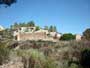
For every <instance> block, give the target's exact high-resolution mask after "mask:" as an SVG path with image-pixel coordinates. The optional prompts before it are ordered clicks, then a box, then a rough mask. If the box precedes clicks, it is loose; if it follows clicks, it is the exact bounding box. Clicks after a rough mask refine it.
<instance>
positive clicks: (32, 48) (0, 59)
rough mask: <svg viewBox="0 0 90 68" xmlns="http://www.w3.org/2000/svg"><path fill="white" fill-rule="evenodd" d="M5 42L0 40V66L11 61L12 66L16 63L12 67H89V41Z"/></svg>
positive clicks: (7, 67)
mask: <svg viewBox="0 0 90 68" xmlns="http://www.w3.org/2000/svg"><path fill="white" fill-rule="evenodd" d="M3 43H4V44H3ZM5 43H6V42H0V66H4V65H3V64H5V65H6V68H10V67H9V66H10V65H9V66H7V64H10V63H11V62H12V63H13V64H11V66H12V67H13V65H15V64H16V63H18V64H16V66H17V67H15V66H14V68H90V42H89V41H59V42H51V41H41V40H39V41H29V40H27V41H20V42H17V41H13V42H12V41H10V40H9V41H8V43H6V44H5ZM19 62H20V63H19ZM20 64H21V66H20ZM12 67H11V68H12ZM2 68H3V67H2ZM4 68H5V66H4Z"/></svg>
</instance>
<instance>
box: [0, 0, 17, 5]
mask: <svg viewBox="0 0 90 68" xmlns="http://www.w3.org/2000/svg"><path fill="white" fill-rule="evenodd" d="M16 1H17V0H0V5H1V4H4V5H7V6H11V5H12V4H13V3H16Z"/></svg>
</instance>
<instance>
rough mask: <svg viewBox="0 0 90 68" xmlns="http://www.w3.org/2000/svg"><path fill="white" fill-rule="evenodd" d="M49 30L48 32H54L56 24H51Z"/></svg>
mask: <svg viewBox="0 0 90 68" xmlns="http://www.w3.org/2000/svg"><path fill="white" fill-rule="evenodd" d="M49 31H50V32H56V31H57V29H56V26H52V25H51V26H50V27H49Z"/></svg>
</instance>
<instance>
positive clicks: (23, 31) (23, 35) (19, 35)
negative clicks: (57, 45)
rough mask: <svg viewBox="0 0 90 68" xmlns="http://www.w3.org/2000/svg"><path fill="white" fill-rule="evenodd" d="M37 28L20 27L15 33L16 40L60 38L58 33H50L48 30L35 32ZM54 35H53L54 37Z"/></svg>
mask: <svg viewBox="0 0 90 68" xmlns="http://www.w3.org/2000/svg"><path fill="white" fill-rule="evenodd" d="M35 29H36V27H20V28H18V29H16V30H15V31H14V33H13V36H14V39H15V40H17V41H21V40H57V39H54V37H55V36H57V37H59V36H60V35H58V34H57V33H56V32H52V33H51V32H49V31H48V30H44V29H40V30H37V31H36V30H35ZM52 34H53V35H52ZM56 34H57V35H56Z"/></svg>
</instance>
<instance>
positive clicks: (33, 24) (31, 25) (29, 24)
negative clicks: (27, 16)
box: [27, 21, 35, 27]
mask: <svg viewBox="0 0 90 68" xmlns="http://www.w3.org/2000/svg"><path fill="white" fill-rule="evenodd" d="M27 26H30V27H34V26H35V23H34V22H33V21H30V22H28V23H27Z"/></svg>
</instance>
